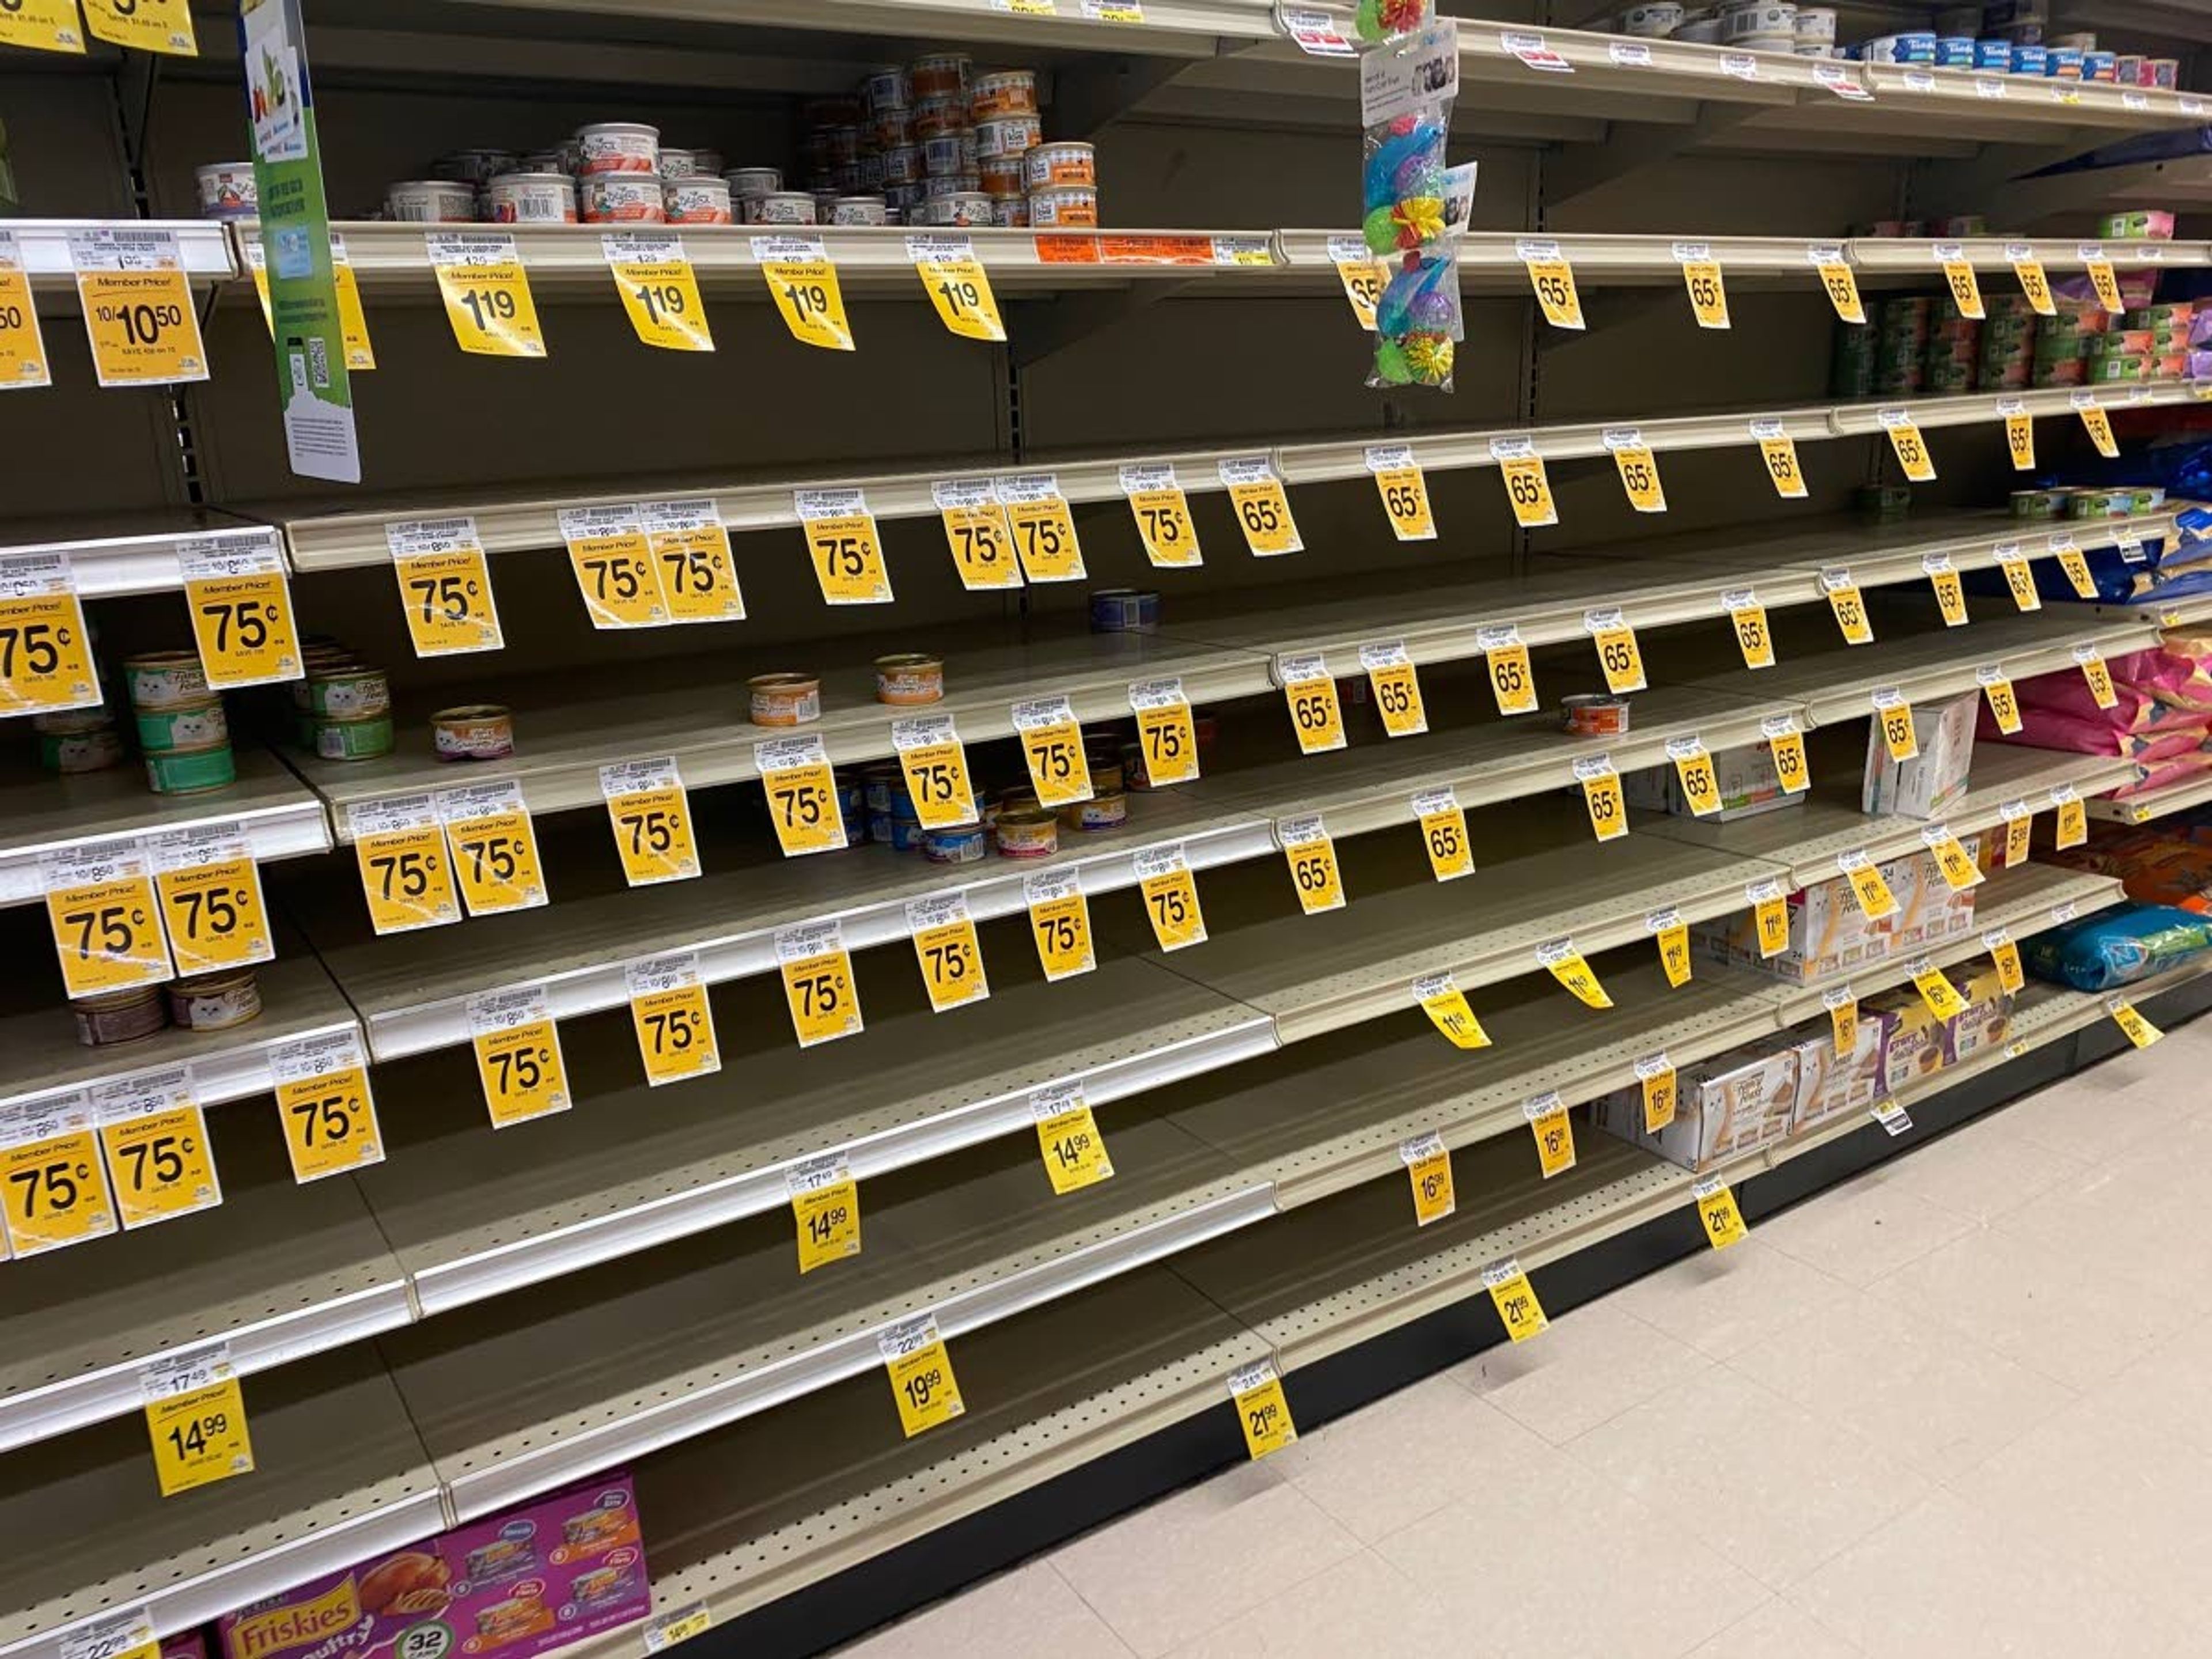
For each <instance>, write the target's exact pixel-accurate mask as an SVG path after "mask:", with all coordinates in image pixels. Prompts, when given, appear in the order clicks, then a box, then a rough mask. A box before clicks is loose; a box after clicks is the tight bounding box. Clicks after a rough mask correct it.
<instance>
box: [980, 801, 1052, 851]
mask: <svg viewBox="0 0 2212 1659" xmlns="http://www.w3.org/2000/svg"><path fill="white" fill-rule="evenodd" d="M991 837H992V840H993V841H994V842H996V843H997V846H998V848H999V851H1000V854H1002V855H1003V856H1005V857H1006V858H1010V859H1042V858H1049V857H1051V856H1052V854H1054V853H1057V852H1058V851H1060V819H1059V818H1058V817H1056V816H1054V814H1053V813H1050V812H1048V811H1045V810H1044V809H1043V808H1042V807H1035V806H1033V807H1030V808H1028V809H1026V810H1025V811H1018V812H1010V811H1006V810H1005V809H1004V808H1001V809H1000V812H999V816H998V817H997V819H996V820H995V821H994V823H992V825H991Z"/></svg>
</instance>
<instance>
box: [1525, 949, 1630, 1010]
mask: <svg viewBox="0 0 2212 1659" xmlns="http://www.w3.org/2000/svg"><path fill="white" fill-rule="evenodd" d="M1536 960H1537V962H1538V963H1540V964H1541V965H1542V966H1543V967H1544V968H1545V969H1547V971H1548V972H1549V973H1550V974H1551V975H1552V977H1553V979H1555V980H1557V981H1559V983H1560V984H1561V985H1563V986H1565V987H1566V988H1567V989H1568V990H1569V991H1571V992H1572V993H1573V994H1574V996H1575V1000H1577V1001H1578V1002H1580V1003H1581V1004H1582V1005H1583V1006H1584V1007H1586V1008H1610V1007H1612V1006H1613V999H1612V998H1611V997H1609V996H1607V994H1606V992H1605V987H1604V986H1603V985H1601V984H1600V983H1599V982H1598V977H1597V975H1596V973H1595V971H1594V970H1593V969H1591V967H1590V965H1589V963H1588V962H1587V961H1585V960H1584V959H1583V953H1582V952H1581V951H1577V949H1575V942H1574V940H1572V939H1553V940H1552V941H1551V942H1550V943H1549V944H1547V945H1538V946H1537V947H1536Z"/></svg>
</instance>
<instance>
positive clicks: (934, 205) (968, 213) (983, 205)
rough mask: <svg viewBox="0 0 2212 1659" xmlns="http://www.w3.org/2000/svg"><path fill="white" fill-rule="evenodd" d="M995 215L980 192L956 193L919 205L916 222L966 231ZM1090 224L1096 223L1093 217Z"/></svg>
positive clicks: (988, 198) (989, 221)
mask: <svg viewBox="0 0 2212 1659" xmlns="http://www.w3.org/2000/svg"><path fill="white" fill-rule="evenodd" d="M995 219H996V213H995V210H994V204H993V203H992V200H991V198H990V197H988V196H986V195H985V194H984V193H983V192H982V191H980V190H973V191H970V190H963V191H955V192H954V193H952V194H951V195H949V196H939V197H933V199H931V200H929V201H926V202H924V203H923V204H921V219H920V220H919V222H920V223H921V224H925V225H947V226H956V227H958V228H961V229H963V230H964V229H968V228H972V227H975V226H978V225H988V224H991V223H994V222H995ZM1091 222H1092V223H1094V224H1095V223H1097V219H1096V217H1095V216H1094V217H1093V219H1092V221H1091Z"/></svg>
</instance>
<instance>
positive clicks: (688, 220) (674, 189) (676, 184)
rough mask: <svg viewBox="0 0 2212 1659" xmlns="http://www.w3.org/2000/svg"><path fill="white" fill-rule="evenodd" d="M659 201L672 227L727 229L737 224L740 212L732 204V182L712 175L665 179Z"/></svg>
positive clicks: (662, 182)
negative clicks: (704, 226)
mask: <svg viewBox="0 0 2212 1659" xmlns="http://www.w3.org/2000/svg"><path fill="white" fill-rule="evenodd" d="M660 201H661V205H662V207H663V208H665V210H666V211H667V214H668V222H669V223H670V224H671V225H726V224H731V223H733V222H735V216H736V211H737V210H736V207H735V204H732V202H731V200H730V185H729V181H728V180H726V179H717V178H716V177H714V174H712V173H694V174H692V175H691V177H690V178H689V179H668V178H664V179H661V181H660Z"/></svg>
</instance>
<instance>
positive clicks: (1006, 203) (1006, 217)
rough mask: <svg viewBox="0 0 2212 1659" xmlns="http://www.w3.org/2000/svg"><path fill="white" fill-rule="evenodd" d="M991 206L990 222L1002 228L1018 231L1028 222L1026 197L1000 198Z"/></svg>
mask: <svg viewBox="0 0 2212 1659" xmlns="http://www.w3.org/2000/svg"><path fill="white" fill-rule="evenodd" d="M993 206H994V212H993V213H992V216H991V222H992V223H993V224H994V225H998V226H1000V227H1001V228H1005V229H1009V230H1019V229H1021V228H1024V227H1025V226H1027V225H1028V223H1029V222H1030V198H1029V197H1026V196H1001V197H998V198H997V199H996V201H995V202H994V204H993Z"/></svg>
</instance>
